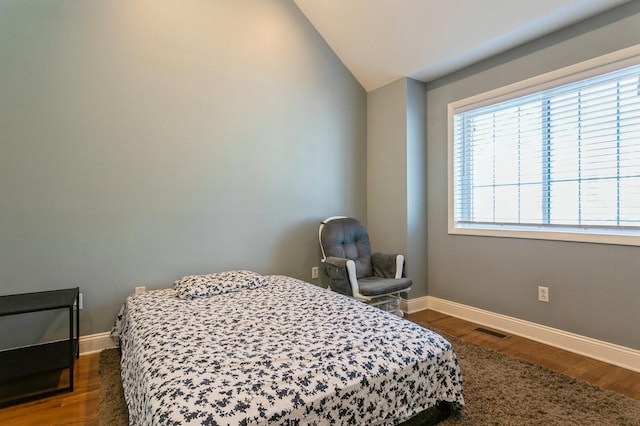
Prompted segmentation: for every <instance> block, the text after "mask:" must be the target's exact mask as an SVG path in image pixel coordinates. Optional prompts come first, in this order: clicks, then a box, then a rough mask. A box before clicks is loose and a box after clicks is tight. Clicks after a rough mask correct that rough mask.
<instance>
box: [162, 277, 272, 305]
mask: <svg viewBox="0 0 640 426" xmlns="http://www.w3.org/2000/svg"><path fill="white" fill-rule="evenodd" d="M267 284H269V279H268V278H267V277H265V276H263V275H260V274H258V273H256V272H251V271H226V272H218V273H216V274H207V275H186V276H184V277H182V278H180V279H179V280H177V281H176V282H175V283H174V286H173V287H174V289H175V290H176V296H178V297H179V298H181V299H195V298H198V297H211V296H215V295H218V294H224V293H231V292H234V291H241V290H252V289H255V288H259V287H263V286H265V285H267Z"/></svg>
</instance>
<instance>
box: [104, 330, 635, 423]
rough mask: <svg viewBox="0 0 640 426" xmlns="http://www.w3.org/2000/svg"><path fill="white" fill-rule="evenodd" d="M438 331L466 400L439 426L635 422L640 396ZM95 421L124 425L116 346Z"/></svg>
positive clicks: (108, 355) (108, 356)
mask: <svg viewBox="0 0 640 426" xmlns="http://www.w3.org/2000/svg"><path fill="white" fill-rule="evenodd" d="M441 334H442V335H443V336H444V337H445V338H447V339H448V340H449V341H450V342H451V343H452V344H453V346H454V348H455V351H456V354H457V356H458V361H459V363H460V368H461V369H462V375H463V378H464V386H465V387H464V398H465V403H466V405H465V407H464V409H463V410H461V411H460V412H455V413H454V414H453V415H452V416H451V417H449V418H448V419H447V420H444V421H442V422H440V423H439V424H440V425H443V426H445V425H446V426H450V425H504V426H511V425H513V426H521V425H536V426H537V425H580V426H583V425H594V426H595V425H598V426H602V425H619V426H623V425H629V426H640V401H636V400H633V399H630V398H627V397H625V396H622V395H619V394H617V393H614V392H610V391H607V390H603V389H600V388H598V387H596V386H593V385H591V384H589V383H586V382H583V381H580V380H576V379H573V378H570V377H567V376H565V375H563V374H559V373H555V372H552V371H550V370H548V369H546V368H543V367H540V366H537V365H533V364H530V363H528V362H525V361H522V360H519V359H516V358H513V357H509V356H507V355H504V354H501V353H498V352H495V351H492V350H490V349H487V348H484V347H482V346H478V345H475V344H473V343H468V342H464V341H462V340H460V339H458V338H456V337H453V336H449V335H447V334H444V333H441ZM100 424H101V425H109V426H117V425H127V424H128V413H127V407H126V403H125V401H124V395H123V392H122V384H121V381H120V356H119V353H118V350H117V349H108V350H105V351H103V352H102V353H101V354H100ZM412 424H415V423H412Z"/></svg>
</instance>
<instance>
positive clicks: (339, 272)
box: [322, 257, 353, 296]
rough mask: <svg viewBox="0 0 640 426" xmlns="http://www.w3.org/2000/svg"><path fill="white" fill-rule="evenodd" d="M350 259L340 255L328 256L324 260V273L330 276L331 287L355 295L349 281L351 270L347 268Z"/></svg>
mask: <svg viewBox="0 0 640 426" xmlns="http://www.w3.org/2000/svg"><path fill="white" fill-rule="evenodd" d="M347 262H349V259H341V258H339V257H327V258H326V259H324V260H323V261H322V264H323V266H324V273H325V275H326V276H327V278H329V287H330V288H331V289H332V290H333V291H336V292H338V293H341V294H346V295H347V296H353V289H352V288H351V283H350V282H349V272H348V270H347Z"/></svg>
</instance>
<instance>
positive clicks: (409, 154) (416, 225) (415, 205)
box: [367, 78, 428, 298]
mask: <svg viewBox="0 0 640 426" xmlns="http://www.w3.org/2000/svg"><path fill="white" fill-rule="evenodd" d="M426 198H427V187H426V145H425V85H424V84H423V83H421V82H418V81H416V80H412V79H410V78H402V79H400V80H397V81H395V82H393V83H390V84H388V85H386V86H384V87H381V88H379V89H377V90H374V91H372V92H369V93H368V94H367V226H368V230H369V234H370V238H371V244H372V248H373V250H374V251H380V252H386V253H401V254H403V255H404V256H405V258H406V270H407V275H408V276H410V277H411V278H412V279H413V281H414V284H413V288H412V290H411V291H410V292H409V295H408V296H409V298H414V297H420V296H425V295H426V294H427V291H428V287H427V239H426V229H427V206H426Z"/></svg>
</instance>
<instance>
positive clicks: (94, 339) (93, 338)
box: [80, 331, 115, 355]
mask: <svg viewBox="0 0 640 426" xmlns="http://www.w3.org/2000/svg"><path fill="white" fill-rule="evenodd" d="M113 347H115V343H114V342H113V340H112V339H111V333H109V332H108V331H106V332H104V333H97V334H90V335H87V336H80V355H88V354H92V353H96V352H100V351H102V350H103V349H108V348H113Z"/></svg>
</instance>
